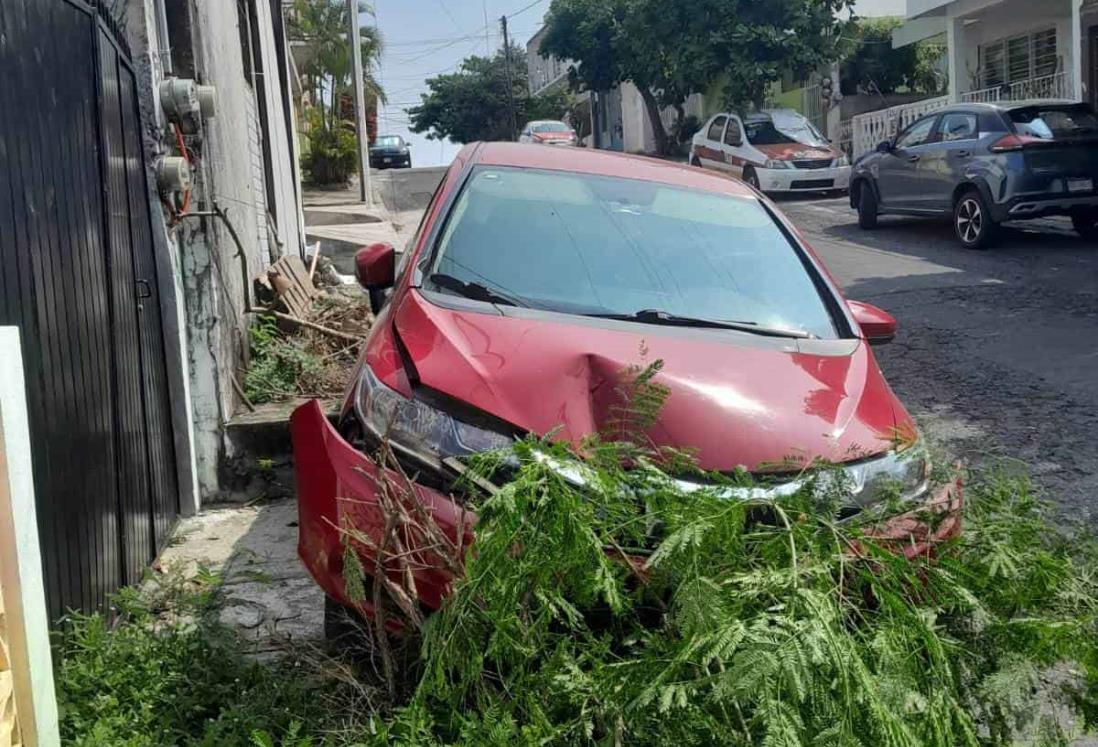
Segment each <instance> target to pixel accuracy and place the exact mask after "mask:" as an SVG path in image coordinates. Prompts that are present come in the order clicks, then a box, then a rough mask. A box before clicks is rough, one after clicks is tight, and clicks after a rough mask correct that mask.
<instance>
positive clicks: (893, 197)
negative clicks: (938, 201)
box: [877, 114, 939, 210]
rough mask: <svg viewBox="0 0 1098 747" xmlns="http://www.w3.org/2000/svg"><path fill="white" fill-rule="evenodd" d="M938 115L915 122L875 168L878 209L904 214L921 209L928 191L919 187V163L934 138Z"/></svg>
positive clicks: (897, 137)
mask: <svg viewBox="0 0 1098 747" xmlns="http://www.w3.org/2000/svg"><path fill="white" fill-rule="evenodd" d="M938 116H939V115H937V114H931V115H929V116H926V117H923V118H922V119H917V120H915V121H914V122H912V123H911V125H910V126H908V128H907V129H906V130H904V131H903V132H901V133H900V134H899V135H897V136H896V139H895V140H894V141H893V145H892V149H891V150H890V151H889V152H888V153H885V154H883V156H882V158H881V159H880V162H879V163H878V164H877V191H878V193H879V194H880V199H881V205H882V206H885V207H890V208H900V209H905V210H920V209H924V203H925V197H926V193H927V191H928V190H927V187H926V185H925V184H922V183H921V181H922V179H924V178H925V172H924V173H923V174H920V171H919V161H921V160H922V157H923V153H924V151H925V149H926V147H927V145H928V144H929V143H930V142H931V140H932V138H933V137H934V134H935V130H934V126H935V124H937V122H938Z"/></svg>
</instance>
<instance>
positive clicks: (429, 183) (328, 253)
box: [303, 168, 445, 275]
mask: <svg viewBox="0 0 1098 747" xmlns="http://www.w3.org/2000/svg"><path fill="white" fill-rule="evenodd" d="M444 173H445V170H444V169H438V168H429V169H399V170H390V171H385V172H381V173H374V174H373V191H374V203H373V205H371V206H367V205H366V204H364V203H363V202H361V201H360V195H359V190H358V186H357V180H355V179H353V180H352V183H351V184H350V185H348V186H347V187H345V188H338V189H327V188H324V189H321V188H316V187H305V190H304V193H303V202H304V205H305V238H306V240H307V241H308V242H309V245H310V247H311V246H312V245H313V244H315V243H316V242H320V252H321V255H322V256H325V257H327V258H328V259H330V260H332V262H333V264H335V267H336V269H337V270H339V272H341V273H343V274H345V275H353V274H354V255H355V252H356V251H358V249H359V248H361V247H363V246H369V245H370V244H375V243H379V242H383V243H388V244H392V245H393V246H394V247H396V249H397V251H402V250H403V249H404V246H405V244H407V243H408V241H409V240H410V239H411V237H412V235H413V234H414V233H415V229H416V226H418V225H419V218H420V216H421V215H422V212H423V208H424V207H426V205H427V203H428V202H429V201H430V198H431V195H432V194H433V192H434V189H435V187H436V186H437V185H438V182H439V180H441V178H442V175H443V174H444Z"/></svg>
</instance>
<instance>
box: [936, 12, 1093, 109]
mask: <svg viewBox="0 0 1098 747" xmlns="http://www.w3.org/2000/svg"><path fill="white" fill-rule="evenodd" d="M964 7H965V6H964V4H963V3H957V4H956V6H955V7H951V8H950V13H951V15H953V14H955V13H956V12H957V11H958V10H959V11H962V12H963V10H964ZM966 19H967V20H969V21H971V20H973V19H974V20H975V21H976V22H975V23H966V24H965V27H964V47H965V54H964V60H965V69H964V70H963V71H962V77H961V83H962V85H961V90H962V91H971V90H978V89H980V88H983V85H982V83H981V82H980V81H979V80H978V79H977V72H978V71H979V66H980V57H979V49H980V45H981V44H986V43H988V42H993V41H997V40H999V39H1004V38H1007V37H1010V36H1015V35H1017V34H1023V33H1026V32H1032V31H1041V30H1044V29H1047V28H1050V27H1053V26H1054V27H1055V28H1056V54H1057V56H1058V57H1059V63H1058V64H1059V67H1058V72H1064V71H1070V70H1071V69H1072V68H1071V61H1072V47H1073V40H1072V36H1071V6H1070V4H1069V3H1068V2H1067V1H1066V0H1041V2H1030V1H1029V0H1006V1H1005V2H1003V3H1000V4H998V5H995V6H993V7H991V8H989V9H987V10H985V11H981V12H976V13H974V14H972V15H969V16H966Z"/></svg>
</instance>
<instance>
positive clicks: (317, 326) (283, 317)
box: [248, 306, 362, 345]
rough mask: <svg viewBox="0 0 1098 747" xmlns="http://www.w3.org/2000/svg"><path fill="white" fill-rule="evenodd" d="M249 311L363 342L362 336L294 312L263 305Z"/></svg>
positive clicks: (348, 339) (352, 340) (354, 341)
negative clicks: (302, 316)
mask: <svg viewBox="0 0 1098 747" xmlns="http://www.w3.org/2000/svg"><path fill="white" fill-rule="evenodd" d="M248 312H249V313H252V314H268V315H270V316H273V317H274V318H275V319H279V320H281V321H284V322H288V323H290V324H296V325H297V326H299V327H306V328H308V329H311V330H315V331H317V332H322V333H323V334H326V335H330V336H331V337H337V338H339V339H340V340H347V341H348V342H353V343H355V344H356V345H357V344H358V343H360V342H362V338H360V337H356V336H355V335H350V334H347V333H346V332H340V331H339V330H338V329H332V328H331V327H325V326H324V325H323V324H317V323H316V322H310V321H308V320H306V319H301V318H299V317H296V316H294V315H293V314H286V313H283V312H281V311H275V310H274V309H268V308H264V307H262V306H260V307H255V308H250V309H248Z"/></svg>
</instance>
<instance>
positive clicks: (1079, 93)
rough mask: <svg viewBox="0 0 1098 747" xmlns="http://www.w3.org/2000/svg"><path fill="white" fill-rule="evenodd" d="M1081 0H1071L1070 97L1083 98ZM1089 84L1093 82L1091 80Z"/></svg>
mask: <svg viewBox="0 0 1098 747" xmlns="http://www.w3.org/2000/svg"><path fill="white" fill-rule="evenodd" d="M1082 5H1083V0H1071V68H1070V70H1071V85H1072V95H1071V97H1072V98H1073V99H1075V100H1076V101H1082V100H1083V19H1082ZM1091 85H1094V82H1093V81H1091Z"/></svg>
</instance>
